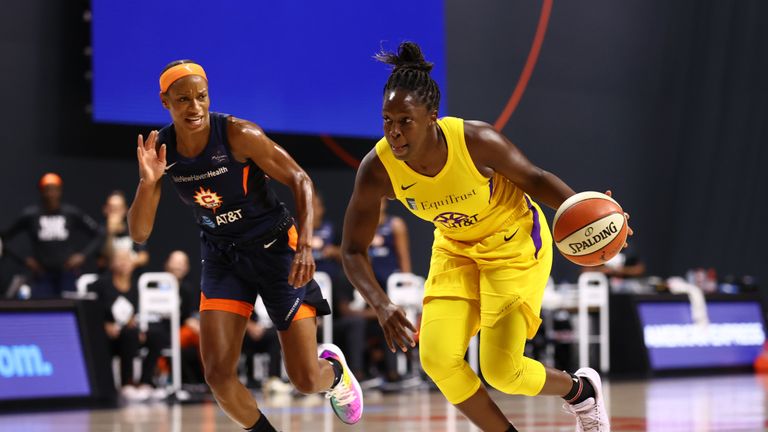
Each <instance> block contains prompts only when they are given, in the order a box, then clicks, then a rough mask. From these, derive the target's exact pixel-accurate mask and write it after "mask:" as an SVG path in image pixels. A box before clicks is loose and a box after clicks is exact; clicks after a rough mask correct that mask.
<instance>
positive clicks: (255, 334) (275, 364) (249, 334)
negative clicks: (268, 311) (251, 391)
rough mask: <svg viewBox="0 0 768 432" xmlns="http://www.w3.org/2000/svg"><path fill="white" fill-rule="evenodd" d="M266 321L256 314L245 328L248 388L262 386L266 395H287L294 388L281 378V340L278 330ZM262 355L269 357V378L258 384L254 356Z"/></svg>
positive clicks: (244, 342)
mask: <svg viewBox="0 0 768 432" xmlns="http://www.w3.org/2000/svg"><path fill="white" fill-rule="evenodd" d="M266 319H267V318H266V317H264V318H261V317H259V316H258V315H257V314H256V312H254V313H252V314H251V319H250V320H248V324H247V325H246V327H245V339H243V354H245V373H246V377H247V378H246V379H247V383H246V386H247V387H250V388H254V387H257V386H258V385H259V384H261V387H262V390H263V392H264V394H270V393H278V394H287V393H290V392H291V391H292V390H293V386H292V385H290V384H288V383H286V382H284V381H283V380H282V379H281V378H280V372H281V371H280V365H281V364H282V356H281V354H280V339H279V338H278V336H277V329H276V328H275V327H274V326H273V325H270V324H271V323H268V322H265V320H266ZM260 353H265V354H268V355H269V368H268V370H267V374H268V378H267V380H266V381H264V382H261V383H259V382H257V381H256V379H255V377H254V365H253V356H254V355H255V354H260Z"/></svg>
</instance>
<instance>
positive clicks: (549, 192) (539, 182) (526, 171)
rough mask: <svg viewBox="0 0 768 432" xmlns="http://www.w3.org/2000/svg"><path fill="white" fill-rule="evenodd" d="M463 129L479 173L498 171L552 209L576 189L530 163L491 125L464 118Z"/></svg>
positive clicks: (488, 173)
mask: <svg viewBox="0 0 768 432" xmlns="http://www.w3.org/2000/svg"><path fill="white" fill-rule="evenodd" d="M464 133H465V136H466V139H467V144H468V148H469V152H470V154H471V155H472V160H473V161H474V162H475V166H477V168H478V169H479V170H480V172H481V173H484V174H486V175H488V176H490V175H491V174H492V173H493V172H497V173H499V174H501V175H503V176H504V177H506V178H508V179H509V180H510V181H511V182H512V183H514V184H515V185H517V186H518V187H519V188H520V189H522V190H523V191H524V192H525V193H527V194H529V195H530V196H532V197H533V198H534V199H535V200H537V201H539V202H542V203H544V204H546V205H548V206H549V207H551V208H553V209H557V208H558V207H560V204H562V203H563V201H565V200H566V199H568V197H570V196H571V195H573V194H574V193H575V192H574V191H573V189H571V188H570V186H568V185H567V184H565V182H563V181H562V180H561V179H560V178H559V177H557V176H556V175H554V174H552V173H550V172H548V171H545V170H543V169H541V168H539V167H537V166H536V165H534V164H532V163H531V162H530V161H529V160H528V158H526V157H525V155H524V154H523V152H521V151H520V149H518V148H517V146H515V145H514V144H512V143H511V142H510V141H509V140H508V139H507V138H506V137H505V136H504V135H502V134H500V133H499V132H497V131H496V130H495V129H494V128H493V127H492V126H491V125H489V124H487V123H483V122H478V121H466V122H464Z"/></svg>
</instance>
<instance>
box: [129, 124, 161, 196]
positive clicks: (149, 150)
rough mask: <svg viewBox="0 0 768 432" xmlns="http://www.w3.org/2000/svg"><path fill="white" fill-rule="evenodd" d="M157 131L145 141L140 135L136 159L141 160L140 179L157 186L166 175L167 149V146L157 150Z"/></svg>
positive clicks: (151, 133) (150, 134)
mask: <svg viewBox="0 0 768 432" xmlns="http://www.w3.org/2000/svg"><path fill="white" fill-rule="evenodd" d="M156 146H157V131H156V130H153V131H152V132H150V133H149V136H147V140H146V141H144V137H143V136H142V135H139V138H138V146H137V147H136V157H137V159H138V160H139V178H141V180H143V181H144V182H145V183H147V184H155V183H157V182H158V181H159V180H160V178H161V177H162V176H163V174H164V173H165V164H166V159H165V156H166V147H165V144H163V145H161V146H160V149H159V150H158V149H157V147H156Z"/></svg>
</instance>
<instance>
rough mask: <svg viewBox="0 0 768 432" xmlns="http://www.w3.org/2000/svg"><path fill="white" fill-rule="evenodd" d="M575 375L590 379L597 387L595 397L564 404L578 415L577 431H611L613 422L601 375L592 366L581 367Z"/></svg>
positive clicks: (565, 407) (569, 410)
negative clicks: (606, 410) (610, 417)
mask: <svg viewBox="0 0 768 432" xmlns="http://www.w3.org/2000/svg"><path fill="white" fill-rule="evenodd" d="M574 375H576V376H578V377H581V378H584V379H586V380H588V381H589V382H590V384H592V387H594V389H595V397H594V398H587V400H585V401H583V402H580V403H577V404H574V405H571V404H569V403H566V404H564V405H563V408H564V409H565V410H566V411H568V412H570V413H571V414H573V415H574V416H576V432H610V430H611V422H610V420H609V419H608V413H606V412H605V401H604V400H603V387H602V382H601V381H600V375H599V374H598V373H597V371H596V370H594V369H592V368H581V369H579V370H577V371H576V373H575V374H574Z"/></svg>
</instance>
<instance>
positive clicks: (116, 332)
mask: <svg viewBox="0 0 768 432" xmlns="http://www.w3.org/2000/svg"><path fill="white" fill-rule="evenodd" d="M104 330H105V331H106V332H107V337H109V338H110V339H117V338H118V337H120V326H119V325H117V324H116V323H111V322H107V323H104Z"/></svg>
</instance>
